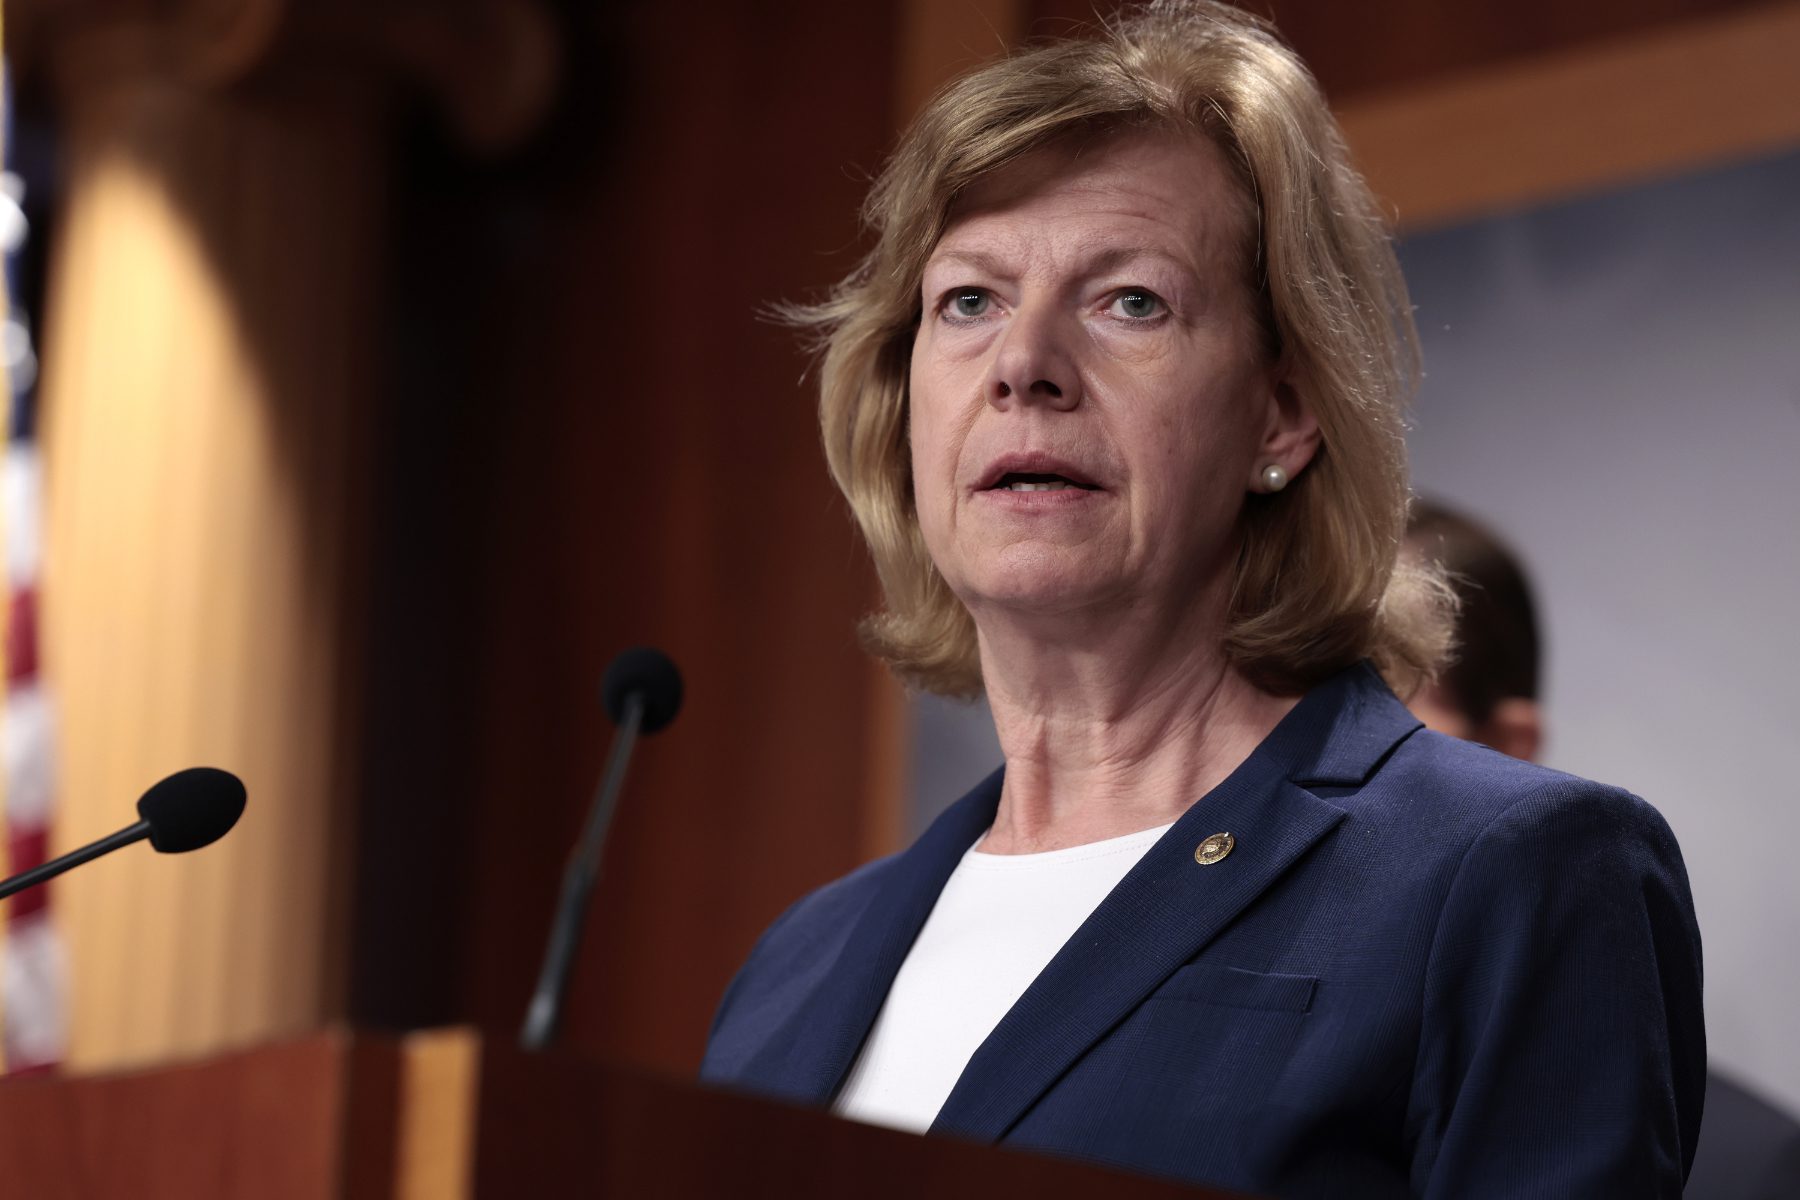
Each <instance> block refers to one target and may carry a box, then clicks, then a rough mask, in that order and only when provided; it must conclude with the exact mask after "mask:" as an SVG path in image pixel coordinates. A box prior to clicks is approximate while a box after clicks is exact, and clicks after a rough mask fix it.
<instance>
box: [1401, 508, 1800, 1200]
mask: <svg viewBox="0 0 1800 1200" xmlns="http://www.w3.org/2000/svg"><path fill="white" fill-rule="evenodd" d="M1406 543H1407V544H1406V553H1408V554H1410V555H1412V556H1414V557H1415V558H1416V559H1417V560H1419V561H1422V562H1426V563H1431V564H1435V565H1436V566H1438V567H1439V568H1441V569H1442V570H1443V572H1444V574H1445V576H1446V578H1448V580H1449V582H1450V586H1451V587H1452V588H1454V589H1455V591H1456V596H1457V620H1456V650H1455V652H1454V654H1455V657H1454V658H1453V659H1452V661H1451V663H1450V665H1449V666H1448V667H1446V668H1445V669H1444V670H1443V671H1440V672H1439V674H1438V677H1437V679H1436V680H1435V681H1434V682H1433V683H1432V684H1431V685H1430V686H1428V687H1426V688H1422V689H1421V690H1420V691H1419V692H1417V693H1416V694H1414V696H1413V697H1412V699H1411V700H1410V702H1409V705H1410V707H1411V708H1412V710H1413V712H1414V713H1415V714H1417V715H1418V718H1419V719H1420V720H1421V721H1423V722H1425V726H1426V728H1428V729H1435V730H1437V731H1438V732H1439V733H1446V734H1449V735H1450V736H1452V737H1460V738H1468V739H1470V740H1472V741H1476V742H1480V743H1481V744H1483V745H1485V746H1490V747H1492V748H1493V749H1495V750H1498V751H1500V752H1501V753H1503V754H1510V755H1512V756H1513V757H1515V758H1522V759H1525V760H1527V761H1530V762H1536V761H1537V758H1538V754H1539V751H1540V750H1541V749H1542V746H1543V738H1544V721H1543V710H1542V708H1541V706H1540V705H1539V702H1538V692H1539V672H1540V671H1541V670H1542V662H1543V649H1542V647H1543V642H1542V639H1541V638H1540V635H1539V626H1538V616H1537V606H1536V605H1535V604H1534V603H1533V601H1532V588H1531V584H1530V581H1529V580H1528V579H1527V578H1526V574H1525V568H1524V566H1523V564H1522V563H1521V562H1520V561H1519V559H1518V557H1517V556H1516V555H1514V554H1513V552H1512V551H1511V550H1510V549H1508V548H1507V546H1506V544H1505V543H1504V542H1502V541H1501V540H1500V539H1499V538H1498V537H1496V536H1495V535H1494V534H1493V533H1492V532H1491V531H1489V530H1488V529H1487V528H1486V527H1485V526H1483V525H1482V524H1480V523H1479V522H1478V521H1476V520H1474V519H1473V518H1471V517H1468V516H1466V515H1464V514H1462V513H1459V512H1456V511H1454V510H1452V509H1449V508H1446V507H1444V506H1443V505H1440V504H1435V503H1431V502H1429V501H1422V500H1418V501H1414V502H1413V506H1412V510H1411V514H1410V516H1409V518H1408V520H1407V528H1406ZM1704 1111H1705V1114H1706V1120H1705V1124H1704V1126H1703V1133H1702V1136H1701V1138H1700V1145H1699V1149H1698V1152H1697V1153H1696V1154H1695V1156H1694V1168H1693V1171H1692V1172H1691V1173H1690V1174H1689V1176H1688V1183H1687V1191H1686V1193H1685V1195H1686V1196H1687V1197H1688V1198H1689V1200H1793V1198H1795V1197H1800V1122H1796V1121H1795V1120H1794V1119H1793V1118H1792V1117H1791V1116H1789V1115H1788V1114H1787V1113H1784V1112H1782V1111H1781V1110H1780V1109H1778V1108H1776V1107H1774V1106H1773V1105H1771V1104H1769V1103H1768V1102H1767V1101H1764V1100H1762V1099H1761V1098H1760V1097H1758V1096H1756V1095H1754V1094H1753V1093H1751V1092H1749V1091H1747V1090H1746V1089H1744V1088H1743V1087H1741V1086H1739V1085H1738V1084H1736V1083H1733V1082H1732V1081H1731V1080H1730V1079H1728V1078H1726V1077H1724V1076H1723V1075H1721V1074H1720V1073H1719V1072H1717V1071H1711V1072H1709V1073H1708V1074H1707V1078H1706V1103H1705V1109H1704Z"/></svg>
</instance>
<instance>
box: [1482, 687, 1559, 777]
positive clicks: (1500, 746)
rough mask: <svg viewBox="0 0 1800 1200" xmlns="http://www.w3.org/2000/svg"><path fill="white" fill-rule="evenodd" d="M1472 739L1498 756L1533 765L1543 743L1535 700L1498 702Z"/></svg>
mask: <svg viewBox="0 0 1800 1200" xmlns="http://www.w3.org/2000/svg"><path fill="white" fill-rule="evenodd" d="M1472 736H1473V737H1474V739H1475V740H1476V741H1478V742H1480V743H1482V744H1483V745H1486V746H1492V747H1493V748H1494V749H1496V750H1498V751H1500V753H1502V754H1510V755H1512V756H1513V757H1514V758H1522V759H1524V760H1525V761H1526V762H1536V761H1537V757H1538V751H1539V750H1540V749H1542V748H1543V742H1544V717H1543V710H1542V709H1540V708H1539V707H1538V702H1537V701H1536V700H1526V699H1524V698H1523V697H1519V696H1514V697H1512V698H1510V699H1507V700H1502V701H1500V703H1498V704H1496V705H1495V706H1494V711H1493V712H1492V713H1491V714H1489V716H1488V719H1487V720H1486V721H1483V722H1482V724H1481V728H1480V729H1477V730H1476V731H1475V732H1474V734H1473V735H1472Z"/></svg>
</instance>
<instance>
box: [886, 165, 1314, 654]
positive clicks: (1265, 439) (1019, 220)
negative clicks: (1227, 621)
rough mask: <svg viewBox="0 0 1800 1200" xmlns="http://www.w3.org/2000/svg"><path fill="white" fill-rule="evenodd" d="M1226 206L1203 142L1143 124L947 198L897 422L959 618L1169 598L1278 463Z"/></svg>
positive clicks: (1285, 392)
mask: <svg viewBox="0 0 1800 1200" xmlns="http://www.w3.org/2000/svg"><path fill="white" fill-rule="evenodd" d="M1247 220H1248V217H1247V215H1246V213H1245V205H1244V203H1243V201H1242V200H1241V199H1240V198H1239V196H1238V194H1237V192H1236V190H1235V185H1234V183H1233V182H1232V180H1231V178H1230V176H1229V174H1228V172H1227V169H1226V167H1225V164H1224V163H1223V162H1222V160H1221V159H1220V157H1219V152H1218V151H1217V150H1215V149H1214V148H1213V147H1212V146H1211V145H1210V144H1208V143H1206V142H1204V141H1200V140H1190V139H1182V138H1178V137H1175V136H1173V135H1165V134H1128V135H1120V136H1115V137H1112V138H1110V139H1107V140H1104V141H1099V142H1097V143H1083V144H1080V145H1079V146H1077V145H1069V146H1058V147H1055V148H1052V149H1047V150H1043V151H1039V152H1038V153H1036V154H1033V155H1031V156H1028V157H1027V158H1024V159H1022V160H1020V161H1019V162H1017V163H1015V164H1012V165H1010V166H1008V167H1007V168H1005V169H1004V170H1002V171H999V172H997V173H995V174H994V175H992V176H989V177H988V178H987V179H985V180H984V181H983V182H982V183H981V184H980V185H979V186H977V187H975V188H973V189H971V191H970V192H969V193H968V194H966V195H965V196H964V197H963V198H962V200H961V201H960V202H959V204H958V206H957V208H956V210H955V212H954V213H953V214H952V218H951V221H950V224H949V226H948V228H947V229H946V230H945V233H944V236H943V238H942V239H941V240H940V241H939V242H938V245H937V247H936V249H935V250H934V251H933V252H932V254H931V257H930V259H929V260H928V262H927V263H926V267H925V274H924V282H923V291H924V296H923V300H924V305H923V310H924V312H923V317H922V320H921V322H920V326H919V333H918V336H917V338H916V339H915V340H914V342H913V352H912V368H911V392H910V399H911V428H910V433H911V440H912V462H913V487H914V495H915V498H916V503H917V507H918V514H919V522H920V526H921V528H922V530H923V532H924V536H925V543H926V546H927V547H928V548H929V550H930V552H931V556H932V559H933V561H934V562H935V563H936V564H937V567H938V569H939V570H940V571H941V572H942V574H943V575H944V578H945V579H946V581H947V582H948V583H949V584H950V587H951V589H952V590H953V591H954V592H955V593H956V594H957V596H958V597H959V598H961V599H962V601H963V603H964V604H966V605H968V606H969V608H970V610H971V612H973V613H974V615H975V616H976V618H977V620H978V621H979V620H980V619H981V618H982V617H983V615H984V613H986V612H989V611H991V610H993V609H994V608H996V607H997V608H1001V609H1011V610H1016V611H1021V612H1033V613H1043V614H1050V613H1062V612H1080V611H1082V610H1089V611H1106V612H1119V611H1122V610H1121V607H1120V606H1121V605H1129V606H1131V607H1132V608H1133V609H1135V610H1137V611H1143V608H1144V605H1145V603H1146V602H1148V603H1149V604H1150V605H1152V606H1157V605H1169V606H1176V607H1185V608H1191V607H1192V605H1193V604H1194V602H1195V600H1196V599H1197V598H1198V597H1199V596H1201V595H1203V594H1218V593H1219V588H1220V587H1222V586H1223V584H1224V582H1225V581H1226V580H1227V578H1228V576H1229V572H1230V569H1231V564H1232V561H1233V557H1234V554H1235V548H1236V546H1235V534H1234V531H1235V528H1236V524H1237V519H1238V515H1239V512H1240V510H1241V507H1242V505H1243V503H1244V500H1245V497H1246V494H1247V493H1248V492H1249V491H1250V490H1251V489H1252V488H1253V487H1254V486H1256V479H1257V478H1258V473H1259V472H1260V471H1261V469H1262V468H1263V467H1264V466H1266V465H1267V464H1269V463H1271V462H1278V463H1281V464H1282V465H1283V466H1284V467H1285V468H1286V469H1287V471H1288V473H1289V474H1290V476H1292V475H1298V474H1299V471H1300V468H1301V467H1303V466H1304V465H1305V463H1306V461H1307V459H1308V458H1309V457H1310V456H1311V454H1312V450H1313V447H1314V445H1315V444H1316V441H1317V432H1316V426H1315V425H1314V424H1313V422H1312V421H1311V418H1310V417H1309V416H1308V415H1307V414H1306V413H1305V412H1304V411H1303V410H1302V409H1301V406H1300V405H1299V403H1298V402H1297V401H1296V400H1295V398H1294V396H1293V394H1292V392H1291V391H1290V390H1289V389H1288V388H1286V387H1284V386H1282V385H1281V383H1280V381H1279V380H1278V378H1277V377H1276V376H1275V374H1274V372H1273V370H1272V368H1271V366H1270V364H1268V363H1267V362H1266V361H1265V356H1264V355H1263V353H1262V352H1261V348H1260V347H1261V342H1260V337H1259V334H1258V331H1257V325H1256V321H1255V318H1254V315H1253V310H1252V306H1251V300H1250V296H1249V294H1248V288H1247V286H1246V284H1245V281H1244V268H1243V265H1242V254H1243V249H1242V247H1243V245H1244V244H1245V241H1246V239H1247V238H1248V234H1249V230H1248V228H1247ZM1209 583H1210V584H1213V585H1216V586H1215V587H1213V588H1212V589H1211V590H1210V591H1207V590H1205V589H1207V585H1208V584H1209ZM1169 611H1175V608H1171V609H1169Z"/></svg>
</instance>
